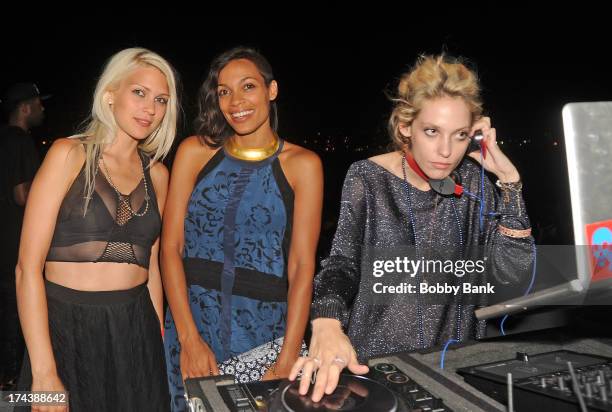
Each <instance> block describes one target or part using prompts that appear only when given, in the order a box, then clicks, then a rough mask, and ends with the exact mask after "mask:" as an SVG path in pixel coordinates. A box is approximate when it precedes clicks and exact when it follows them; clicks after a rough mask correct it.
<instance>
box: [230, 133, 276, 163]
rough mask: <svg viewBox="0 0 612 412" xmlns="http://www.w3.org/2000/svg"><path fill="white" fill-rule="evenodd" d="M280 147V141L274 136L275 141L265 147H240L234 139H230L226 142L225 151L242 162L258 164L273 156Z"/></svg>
mask: <svg viewBox="0 0 612 412" xmlns="http://www.w3.org/2000/svg"><path fill="white" fill-rule="evenodd" d="M279 146H280V139H279V138H278V136H276V135H274V140H272V142H271V143H270V144H269V145H267V146H265V147H255V148H247V147H238V146H236V143H235V142H234V139H233V138H229V139H227V140H226V141H225V150H227V153H229V154H230V155H231V156H232V157H235V158H236V159H240V160H246V161H249V162H258V161H261V160H264V159H267V158H268V157H270V156H272V155H273V154H274V153H276V151H277V150H278V147H279Z"/></svg>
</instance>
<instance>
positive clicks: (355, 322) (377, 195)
mask: <svg viewBox="0 0 612 412" xmlns="http://www.w3.org/2000/svg"><path fill="white" fill-rule="evenodd" d="M457 172H458V174H459V176H460V178H461V182H462V184H463V186H464V188H465V189H466V190H467V191H469V192H470V193H473V194H476V195H479V193H480V191H481V185H482V182H481V176H480V173H481V169H480V165H478V164H476V163H475V162H473V161H471V159H465V160H464V161H463V162H462V163H461V164H460V166H459V167H458V168H457ZM484 193H485V202H484V204H485V208H484V209H485V210H484V213H483V214H484V215H485V218H484V222H483V223H484V224H483V230H481V229H480V222H479V218H480V214H479V209H480V204H479V203H480V202H479V201H476V200H474V199H472V198H470V197H469V196H467V195H465V194H464V195H463V196H461V197H459V198H455V197H443V196H441V195H438V194H436V193H434V192H433V191H432V190H430V191H427V192H423V191H420V190H418V189H416V188H415V187H414V186H412V185H410V184H408V183H407V182H406V181H405V180H403V179H401V178H399V177H397V176H395V175H394V174H392V173H391V172H389V171H388V170H386V169H385V168H383V167H382V166H380V165H378V164H376V163H374V162H372V161H371V160H361V161H358V162H355V163H353V164H352V165H351V167H350V168H349V170H348V172H347V175H346V179H345V181H344V186H343V189H342V201H341V207H340V217H339V221H338V227H337V230H336V233H335V236H334V240H333V244H332V248H331V252H330V256H329V257H328V258H327V259H325V260H323V261H322V263H321V266H322V269H321V271H320V272H319V273H318V274H317V275H316V277H315V281H314V296H313V303H312V307H311V319H316V318H321V317H325V318H335V319H338V320H340V322H341V323H342V325H343V327H344V329H345V330H346V332H347V334H348V336H349V338H350V339H351V342H352V343H353V346H354V347H355V350H356V351H357V354H358V357H359V359H361V360H365V359H369V358H371V357H373V356H377V355H381V354H388V353H393V352H400V351H409V350H414V349H419V348H427V347H431V346H436V345H440V344H443V343H444V342H446V341H447V340H448V339H457V340H465V339H473V338H474V337H480V336H482V334H483V332H484V326H485V324H484V322H478V321H477V320H476V318H475V316H474V309H475V307H476V306H485V305H486V304H487V298H486V296H481V297H478V298H477V301H473V300H472V301H471V302H470V303H469V304H465V302H464V301H462V300H461V299H464V298H462V297H461V295H457V296H449V297H448V300H447V301H445V302H444V304H436V305H427V304H425V305H423V304H418V303H416V302H415V300H414V297H412V296H408V297H407V296H405V295H404V296H399V295H398V296H391V297H390V298H389V300H388V301H387V302H385V304H384V305H372V304H370V303H369V302H371V301H370V300H368V294H371V293H372V292H371V286H370V285H371V284H368V283H367V282H363V281H362V279H361V267H360V264H361V261H362V257H363V256H362V253H363V252H364V248H365V247H370V248H371V247H375V248H381V249H382V248H392V247H397V246H400V245H414V239H415V237H416V240H417V245H418V246H421V247H422V246H428V247H433V248H436V249H438V250H440V249H442V250H445V251H447V253H448V257H449V258H459V257H460V256H461V253H462V251H461V248H462V247H463V249H464V251H463V253H464V255H463V256H466V254H467V255H468V256H476V255H478V254H480V255H482V254H483V253H484V254H485V255H486V258H487V267H486V269H487V270H486V271H485V272H484V273H483V274H482V276H481V277H480V278H479V279H478V281H479V282H481V283H482V284H485V283H486V282H489V281H491V282H496V283H497V284H498V285H519V286H522V285H525V286H524V287H525V288H526V287H527V284H528V281H529V278H530V275H531V269H532V261H533V251H532V247H533V246H532V245H533V238H532V237H531V236H530V237H527V238H520V239H516V238H511V237H507V236H504V235H502V234H501V233H499V232H498V230H497V227H498V225H499V224H502V225H503V226H505V227H507V228H510V229H526V228H529V227H530V223H529V218H528V217H527V214H526V209H525V204H524V200H523V198H522V195H521V193H520V192H510V193H509V195H508V196H505V195H503V194H502V193H500V192H499V189H497V188H496V187H495V185H494V184H493V183H492V182H491V181H490V180H489V179H488V177H487V176H486V175H485V177H484ZM409 205H411V210H412V220H413V221H414V225H415V226H416V231H415V232H416V233H414V232H413V229H412V225H411V223H410V222H411V214H410V212H409ZM455 212H456V213H455ZM491 213H495V214H494V215H491ZM460 237H461V240H460ZM409 299H412V301H410V300H409ZM472 299H473V297H472Z"/></svg>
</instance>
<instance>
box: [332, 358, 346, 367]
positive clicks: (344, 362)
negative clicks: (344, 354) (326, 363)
mask: <svg viewBox="0 0 612 412" xmlns="http://www.w3.org/2000/svg"><path fill="white" fill-rule="evenodd" d="M332 362H336V363H338V364H340V365H343V366H344V365H346V361H345V360H344V359H342V358H341V357H339V356H336V357H335V358H334V360H333V361H332Z"/></svg>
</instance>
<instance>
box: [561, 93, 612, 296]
mask: <svg viewBox="0 0 612 412" xmlns="http://www.w3.org/2000/svg"><path fill="white" fill-rule="evenodd" d="M562 115H563V130H564V134H565V148H566V154H567V166H568V176H569V184H570V197H571V205H572V220H573V227H574V240H575V244H576V245H592V247H590V248H580V247H578V248H576V251H577V252H576V260H577V278H578V279H579V280H580V281H581V283H582V284H583V285H584V286H585V287H595V286H596V285H595V284H593V285H591V283H596V282H599V281H602V280H606V279H612V102H590V103H569V104H567V105H565V106H564V107H563V111H562ZM604 283H608V282H607V281H606V282H604Z"/></svg>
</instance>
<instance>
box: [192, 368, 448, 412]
mask: <svg viewBox="0 0 612 412" xmlns="http://www.w3.org/2000/svg"><path fill="white" fill-rule="evenodd" d="M298 385H299V382H298V381H296V382H290V381H288V380H275V381H265V382H252V383H247V384H237V383H235V382H234V379H233V377H232V376H231V375H225V376H214V377H207V378H196V379H187V381H186V382H185V392H186V397H187V399H188V405H189V407H190V410H191V411H194V412H212V411H215V412H230V411H231V412H259V411H274V412H276V411H283V412H284V411H296V412H301V411H306V412H309V411H317V412H325V411H363V412H365V411H368V412H376V411H385V412H391V411H393V412H395V411H397V412H409V411H415V412H416V411H419V412H447V411H451V409H449V408H448V407H447V406H446V405H444V402H442V400H441V399H438V398H436V397H434V396H433V395H432V394H430V393H429V392H428V391H426V390H425V389H424V388H423V387H421V386H420V385H418V384H417V383H416V382H414V381H413V380H412V379H411V378H410V377H409V376H408V375H406V374H404V373H403V372H402V371H400V370H399V369H398V368H397V367H396V366H395V365H393V364H390V363H378V364H376V365H373V367H372V368H371V369H370V372H369V373H368V374H367V375H364V376H356V375H351V374H342V375H341V376H340V380H339V382H338V387H337V388H336V390H335V391H334V393H332V394H331V395H325V396H324V397H323V398H322V399H321V401H319V402H317V403H314V402H312V400H311V399H310V391H309V393H308V394H307V395H305V396H300V395H299V394H298ZM311 389H312V387H311Z"/></svg>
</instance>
